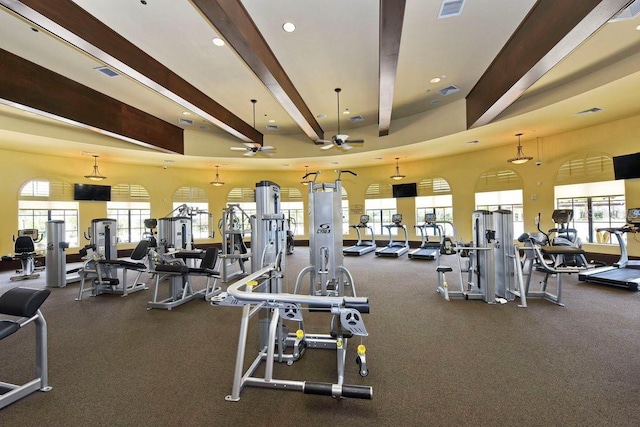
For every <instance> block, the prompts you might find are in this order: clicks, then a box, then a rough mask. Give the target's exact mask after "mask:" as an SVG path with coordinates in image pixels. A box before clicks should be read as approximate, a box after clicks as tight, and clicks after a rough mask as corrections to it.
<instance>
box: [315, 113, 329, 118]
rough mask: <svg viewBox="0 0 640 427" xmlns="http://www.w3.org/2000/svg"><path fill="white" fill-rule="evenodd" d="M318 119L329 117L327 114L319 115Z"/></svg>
mask: <svg viewBox="0 0 640 427" xmlns="http://www.w3.org/2000/svg"><path fill="white" fill-rule="evenodd" d="M316 117H317V118H318V119H326V118H327V115H326V114H318V115H317V116H316Z"/></svg>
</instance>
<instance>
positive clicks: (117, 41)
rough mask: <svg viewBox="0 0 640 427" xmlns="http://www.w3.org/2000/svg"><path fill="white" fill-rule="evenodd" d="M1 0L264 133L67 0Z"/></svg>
mask: <svg viewBox="0 0 640 427" xmlns="http://www.w3.org/2000/svg"><path fill="white" fill-rule="evenodd" d="M0 4H2V5H4V6H5V7H6V8H8V9H10V10H12V11H13V12H14V13H16V14H18V15H20V16H22V17H24V18H25V19H27V20H29V21H31V22H33V23H34V24H35V25H36V26H39V27H41V28H43V29H45V30H47V31H49V32H50V33H52V34H54V35H56V36H57V37H59V38H60V39H62V40H64V41H66V42H67V43H69V44H71V45H73V46H75V47H76V48H78V49H80V50H82V51H84V52H86V53H88V54H89V55H92V56H94V57H95V58H96V59H98V60H99V61H101V62H103V63H105V64H107V65H108V66H110V67H113V68H114V69H116V70H118V71H119V72H121V73H122V74H126V75H127V76H129V77H130V78H132V79H134V80H136V81H138V82H140V83H141V84H143V85H145V86H147V87H149V88H150V89H152V90H154V91H156V92H158V93H160V94H162V95H164V96H165V97H167V98H169V99H171V100H172V101H174V102H176V103H177V104H179V105H181V106H182V107H184V108H185V109H188V110H190V111H193V112H194V113H196V114H198V115H200V116H201V117H203V118H204V119H206V120H209V121H210V122H211V123H213V124H214V125H216V126H218V127H219V128H221V129H223V130H224V131H226V132H228V133H229V134H231V135H233V136H235V137H237V138H239V139H241V140H242V141H245V142H257V143H259V144H262V142H263V135H262V134H261V133H260V132H258V131H257V130H256V129H254V128H253V127H252V126H250V125H249V124H247V123H245V122H244V121H242V120H241V119H240V118H239V117H237V116H235V115H234V114H232V113H231V112H230V111H228V110H227V109H226V108H224V107H223V106H222V105H220V104H218V103H217V102H216V101H214V100H213V99H211V98H209V97H208V96H207V95H205V94H204V93H202V92H201V91H199V90H198V89H197V88H195V87H194V86H193V85H191V84H190V83H188V82H187V81H185V80H184V79H183V78H181V77H180V76H178V75H177V74H175V73H173V72H172V71H171V70H169V69H168V68H166V67H165V66H164V65H162V64H161V63H159V62H158V61H156V60H155V59H153V58H152V57H151V56H149V55H148V54H146V53H145V52H144V51H142V50H141V49H139V48H138V47H137V46H135V45H134V44H132V43H130V42H129V41H128V40H127V39H125V38H124V37H122V36H121V35H119V34H118V33H116V32H115V31H113V30H112V29H111V28H109V27H107V26H106V25H104V24H103V23H102V22H100V21H99V20H97V19H96V18H95V17H93V16H92V15H91V14H89V13H88V12H86V11H85V10H84V9H82V8H81V7H80V6H78V5H76V4H75V3H74V2H72V1H71V0H57V1H55V2H51V1H46V2H44V1H39V0H20V1H18V0H0Z"/></svg>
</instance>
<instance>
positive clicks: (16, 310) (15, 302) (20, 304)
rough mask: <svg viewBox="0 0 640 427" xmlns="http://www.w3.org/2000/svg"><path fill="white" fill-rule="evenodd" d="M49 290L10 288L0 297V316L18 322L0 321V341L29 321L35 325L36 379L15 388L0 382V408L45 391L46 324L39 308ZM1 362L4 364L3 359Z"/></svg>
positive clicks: (46, 374) (13, 385) (47, 378)
mask: <svg viewBox="0 0 640 427" xmlns="http://www.w3.org/2000/svg"><path fill="white" fill-rule="evenodd" d="M50 292H51V291H49V290H48V289H31V288H22V287H17V288H12V289H9V290H8V291H7V292H5V293H4V294H2V295H1V296H0V314H3V315H8V316H15V317H18V318H19V319H17V320H8V319H0V341H1V340H3V339H4V338H6V337H8V336H9V335H12V334H14V333H15V332H17V331H18V330H20V329H22V327H24V326H26V325H28V324H29V323H31V322H33V323H34V324H35V325H36V367H37V377H36V378H35V379H33V380H31V381H29V382H27V383H25V384H22V385H16V384H11V383H6V382H2V381H0V409H2V408H4V407H5V406H8V405H10V404H12V403H14V402H16V401H18V400H20V399H22V398H23V397H26V396H28V395H29V394H31V393H33V392H35V391H38V390H40V391H49V390H51V387H50V386H49V375H48V368H47V322H46V321H45V319H44V316H43V315H42V313H41V312H40V306H41V305H42V303H44V301H45V300H46V299H47V297H48V296H49V294H50ZM3 363H7V361H6V360H4V361H3Z"/></svg>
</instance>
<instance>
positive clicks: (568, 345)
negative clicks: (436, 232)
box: [0, 248, 640, 427]
mask: <svg viewBox="0 0 640 427" xmlns="http://www.w3.org/2000/svg"><path fill="white" fill-rule="evenodd" d="M308 258H309V257H308V249H307V248H296V250H295V252H294V254H292V255H289V256H288V257H287V266H286V274H285V290H288V291H292V290H293V287H294V285H295V280H296V276H297V274H298V272H299V271H300V270H301V269H302V268H304V267H305V266H306V265H307V264H308V262H309V261H308ZM344 265H345V266H346V267H347V269H349V271H350V272H351V274H352V275H353V277H354V281H355V285H356V289H357V293H358V296H366V297H368V298H369V299H370V305H371V313H370V314H368V315H366V316H365V324H366V327H367V329H368V332H369V336H368V337H366V338H364V339H362V340H360V338H353V339H351V340H350V341H349V347H350V352H351V353H350V355H349V356H348V358H347V362H348V364H347V372H346V381H345V382H346V383H348V384H357V385H370V386H372V387H373V399H372V400H358V399H343V400H336V399H333V398H331V397H324V396H314V395H305V394H303V393H300V392H293V391H281V390H269V389H263V388H253V387H247V388H245V389H244V390H243V391H242V394H241V399H240V401H238V402H227V401H225V396H226V395H227V394H229V393H230V391H231V386H232V381H233V369H234V363H235V355H236V349H237V344H238V330H239V325H240V314H241V309H240V308H237V307H213V306H211V305H210V304H209V303H207V302H204V301H201V300H199V301H192V302H189V303H187V304H185V305H183V306H180V307H178V308H175V309H174V310H171V311H165V310H150V311H148V310H146V303H147V301H149V300H150V299H151V290H146V291H142V292H137V293H134V294H131V295H129V296H127V297H124V298H123V297H120V296H114V295H101V296H98V297H86V298H85V299H84V300H83V301H75V300H74V298H75V297H76V295H77V292H78V287H79V284H77V283H76V284H70V285H69V286H67V287H65V288H56V289H52V293H51V295H50V297H49V298H48V299H47V301H46V302H45V303H44V305H43V306H42V312H43V313H44V316H45V317H46V319H47V322H48V327H49V377H50V385H51V386H53V390H52V391H50V392H48V393H40V392H37V393H34V394H32V395H30V396H28V397H26V398H24V399H22V400H20V401H19V402H16V403H14V404H13V405H10V406H9V407H7V408H4V409H2V410H0V425H1V426H3V427H13V426H42V425H45V426H177V425H183V426H282V425H305V426H316V425H317V426H327V425H336V426H337V425H342V426H356V425H362V426H460V425H464V426H560V425H568V426H637V425H640V406H639V404H638V398H639V395H640V357H639V353H640V294H638V293H634V292H629V291H626V290H623V289H617V288H611V287H604V286H600V285H592V284H585V283H580V282H578V280H577V277H576V276H568V277H567V278H565V281H564V289H563V291H564V297H563V299H564V302H565V304H566V306H565V307H559V306H557V305H554V304H552V303H550V302H548V301H544V300H530V301H529V307H528V308H519V307H518V306H517V303H516V302H510V303H508V304H504V305H500V304H497V305H489V304H486V303H483V302H481V301H465V300H453V301H449V302H447V301H444V300H443V299H442V298H441V297H440V296H439V295H438V294H437V293H436V292H435V289H436V273H435V262H433V261H423V260H410V259H408V258H407V257H406V255H405V256H404V257H402V258H400V259H392V258H376V257H375V256H374V255H373V254H368V255H365V256H362V257H347V258H345V262H344ZM9 276H10V274H9V273H2V274H1V275H0V293H2V292H4V291H5V290H6V289H7V288H8V287H11V286H15V285H20V286H30V287H43V286H44V274H43V275H42V277H41V278H40V279H37V280H30V281H24V282H10V281H9ZM540 277H541V276H540ZM197 280H202V279H197ZM455 280H456V278H455V276H452V277H451V278H450V279H449V282H450V283H451V282H455ZM197 283H203V282H197ZM225 285H226V284H223V287H224V286H225ZM305 316H306V317H305V321H306V323H307V332H308V333H314V332H315V333H327V332H328V330H329V318H328V317H327V316H326V315H325V314H322V313H307V314H305ZM34 335H35V334H34V330H33V327H32V326H30V327H26V328H24V330H21V331H18V332H17V333H16V334H14V335H12V336H10V337H8V338H6V339H4V340H2V341H0V361H1V363H0V381H5V382H13V383H20V382H25V381H27V380H29V379H31V378H32V377H33V376H34V375H35V373H34V356H33V352H34ZM255 335H256V334H255V330H254V328H252V329H251V330H250V335H249V336H250V337H252V338H251V340H250V343H249V350H250V351H254V353H252V357H253V355H254V354H256V353H255V351H257V344H253V343H254V342H255V341H256V339H257V337H256V336H255ZM254 338H256V339H254ZM361 341H362V342H363V343H364V344H365V345H366V346H367V350H368V352H367V360H368V364H369V375H368V376H367V377H365V378H362V377H360V376H359V375H358V366H357V364H356V363H355V357H356V356H355V347H356V345H357V344H359V343H360V342H361ZM254 348H255V350H252V349H254ZM275 377H277V378H290V379H298V380H309V381H327V382H334V381H335V380H336V361H335V352H334V351H331V350H315V349H312V350H309V351H308V352H307V353H306V354H305V356H304V357H303V358H302V360H300V361H298V362H296V363H294V364H293V365H292V366H287V365H286V364H281V365H277V366H276V368H275Z"/></svg>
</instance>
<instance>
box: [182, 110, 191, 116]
mask: <svg viewBox="0 0 640 427" xmlns="http://www.w3.org/2000/svg"><path fill="white" fill-rule="evenodd" d="M182 115H183V116H190V115H191V112H189V111H183V112H182Z"/></svg>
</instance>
